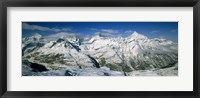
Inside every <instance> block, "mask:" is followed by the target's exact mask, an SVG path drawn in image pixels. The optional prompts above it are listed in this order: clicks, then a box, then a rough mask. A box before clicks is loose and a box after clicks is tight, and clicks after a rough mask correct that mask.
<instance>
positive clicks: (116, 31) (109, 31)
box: [101, 29, 119, 33]
mask: <svg viewBox="0 0 200 98" xmlns="http://www.w3.org/2000/svg"><path fill="white" fill-rule="evenodd" d="M101 32H104V33H119V31H118V30H113V29H101Z"/></svg>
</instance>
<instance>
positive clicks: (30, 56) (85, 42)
mask: <svg viewBox="0 0 200 98" xmlns="http://www.w3.org/2000/svg"><path fill="white" fill-rule="evenodd" d="M22 60H23V62H24V61H26V62H31V63H37V64H41V65H43V66H44V67H46V68H47V69H48V71H49V70H50V71H54V70H63V69H76V70H81V69H87V70H88V68H89V69H90V68H91V69H95V70H98V69H102V68H104V69H105V68H109V69H110V70H111V71H117V72H121V73H123V74H124V75H128V73H134V72H136V71H141V70H158V69H159V70H160V69H165V68H171V67H174V68H175V69H176V70H177V69H178V43H175V42H173V41H170V40H167V39H164V38H154V39H149V38H148V37H147V36H144V35H142V34H140V33H138V32H136V31H135V32H133V33H132V34H131V35H129V36H127V37H120V36H118V37H115V36H104V35H101V34H97V35H95V36H91V37H87V38H81V37H80V36H78V35H76V34H72V33H58V34H53V35H49V36H44V37H43V36H41V35H40V34H34V35H32V36H30V37H24V38H23V39H22ZM23 68H25V67H23ZM26 68H27V67H26ZM23 70H26V69H23ZM173 70H174V69H173ZM82 71H83V70H82ZM120 75H121V74H120Z"/></svg>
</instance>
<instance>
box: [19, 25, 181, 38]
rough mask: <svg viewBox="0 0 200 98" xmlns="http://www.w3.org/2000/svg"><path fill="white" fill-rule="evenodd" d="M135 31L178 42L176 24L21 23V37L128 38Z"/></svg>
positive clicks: (149, 36) (150, 36)
mask: <svg viewBox="0 0 200 98" xmlns="http://www.w3.org/2000/svg"><path fill="white" fill-rule="evenodd" d="M133 31H137V32H138V33H140V34H143V35H145V36H147V37H148V38H157V37H162V38H166V39H169V40H172V41H175V42H177V41H178V22H23V23H22V36H23V37H28V36H31V35H32V34H34V33H39V34H41V35H42V36H48V35H51V34H56V33H61V32H67V33H77V34H79V35H81V36H83V37H85V36H93V35H95V34H97V33H101V34H107V35H115V36H116V35H117V36H118V35H119V36H124V37H126V36H129V35H131V34H132V33H133Z"/></svg>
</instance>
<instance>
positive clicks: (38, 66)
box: [22, 60, 49, 72]
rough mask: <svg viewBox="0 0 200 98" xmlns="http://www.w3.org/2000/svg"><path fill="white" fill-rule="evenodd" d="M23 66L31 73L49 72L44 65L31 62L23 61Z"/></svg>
mask: <svg viewBox="0 0 200 98" xmlns="http://www.w3.org/2000/svg"><path fill="white" fill-rule="evenodd" d="M22 64H23V65H24V67H26V68H28V69H29V71H32V72H42V71H49V70H48V69H47V68H46V67H45V66H44V65H41V64H37V63H32V62H29V61H28V60H23V61H22Z"/></svg>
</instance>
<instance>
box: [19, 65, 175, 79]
mask: <svg viewBox="0 0 200 98" xmlns="http://www.w3.org/2000/svg"><path fill="white" fill-rule="evenodd" d="M41 66H42V65H41ZM177 68H178V67H177V64H176V65H175V66H173V67H169V68H164V69H154V70H134V71H132V72H121V71H113V70H110V68H108V67H101V68H83V69H79V68H77V69H62V70H50V71H48V70H46V71H41V72H39V71H36V72H34V71H33V70H35V69H34V68H31V67H30V66H29V65H28V64H27V63H23V72H22V74H23V76H177V75H178V69H177Z"/></svg>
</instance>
